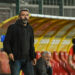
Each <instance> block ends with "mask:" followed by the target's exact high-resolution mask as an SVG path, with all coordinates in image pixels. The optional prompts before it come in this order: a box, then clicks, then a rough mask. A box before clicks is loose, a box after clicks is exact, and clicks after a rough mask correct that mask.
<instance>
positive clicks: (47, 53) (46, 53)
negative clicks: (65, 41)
mask: <svg viewBox="0 0 75 75" xmlns="http://www.w3.org/2000/svg"><path fill="white" fill-rule="evenodd" d="M41 56H42V58H44V59H45V60H46V61H48V62H50V57H51V53H50V52H47V51H45V52H43V53H42V55H41Z"/></svg>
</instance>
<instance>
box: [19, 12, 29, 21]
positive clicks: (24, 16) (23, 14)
mask: <svg viewBox="0 0 75 75" xmlns="http://www.w3.org/2000/svg"><path fill="white" fill-rule="evenodd" d="M19 19H21V20H22V21H23V22H25V21H28V20H29V12H28V11H21V13H20V15H19Z"/></svg>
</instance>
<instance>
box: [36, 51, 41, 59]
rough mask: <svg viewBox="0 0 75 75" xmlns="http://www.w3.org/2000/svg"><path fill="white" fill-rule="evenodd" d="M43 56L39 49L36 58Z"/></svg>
mask: <svg viewBox="0 0 75 75" xmlns="http://www.w3.org/2000/svg"><path fill="white" fill-rule="evenodd" d="M40 57H41V53H40V52H39V51H37V52H36V59H37V60H38V59H39V58H40Z"/></svg>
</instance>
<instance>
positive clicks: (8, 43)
mask: <svg viewBox="0 0 75 75" xmlns="http://www.w3.org/2000/svg"><path fill="white" fill-rule="evenodd" d="M3 47H4V51H6V52H7V54H9V53H13V54H14V59H15V60H20V59H31V60H32V59H34V58H35V51H34V34H33V29H32V27H31V26H30V25H29V24H28V23H27V26H24V25H22V24H21V22H20V20H17V21H16V23H15V24H12V25H10V26H9V27H8V30H7V33H6V37H5V40H4V43H3Z"/></svg>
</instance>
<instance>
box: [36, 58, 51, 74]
mask: <svg viewBox="0 0 75 75" xmlns="http://www.w3.org/2000/svg"><path fill="white" fill-rule="evenodd" d="M36 75H52V68H51V67H49V66H47V64H46V61H45V60H44V59H43V58H40V59H39V60H38V61H37V64H36Z"/></svg>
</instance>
